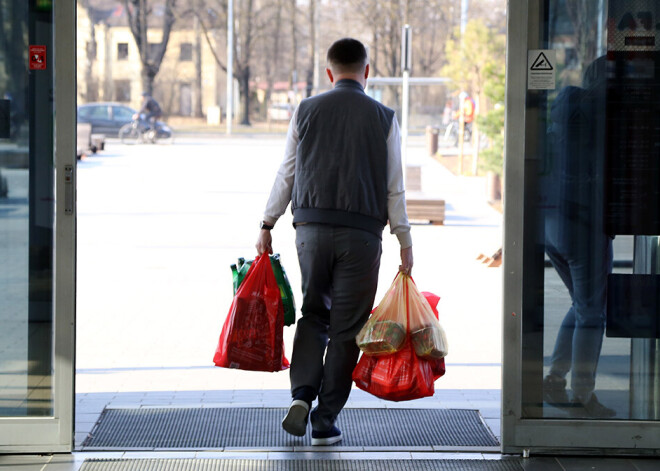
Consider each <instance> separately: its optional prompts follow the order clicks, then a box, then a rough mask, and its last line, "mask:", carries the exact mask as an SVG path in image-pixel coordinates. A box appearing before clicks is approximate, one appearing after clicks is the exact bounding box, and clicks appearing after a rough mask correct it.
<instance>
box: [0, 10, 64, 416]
mask: <svg viewBox="0 0 660 471" xmlns="http://www.w3.org/2000/svg"><path fill="white" fill-rule="evenodd" d="M30 3H31V2H24V1H23V0H0V97H1V99H0V417H20V416H49V415H52V414H53V407H52V389H51V386H52V384H51V382H52V337H53V304H52V299H53V298H52V291H53V290H52V285H53V270H52V266H53V264H52V260H53V222H54V221H53V200H54V194H53V184H52V179H53V175H52V169H53V162H52V155H53V141H52V116H53V112H52V100H51V96H52V95H51V93H52V75H51V74H52V73H51V71H39V74H36V73H34V72H35V71H28V57H27V56H28V55H27V54H26V51H27V50H28V44H45V45H50V43H51V41H50V36H51V34H50V31H51V30H50V27H49V26H50V24H51V23H52V22H51V13H50V11H45V12H33V11H29V10H28V8H29V7H28V5H29V4H30ZM28 25H30V26H29V27H28ZM44 25H45V26H46V27H43V26H44ZM36 26H39V28H37V27H36ZM37 29H40V31H39V32H36V30H37ZM36 129H38V130H39V131H38V132H36V131H35V130H36Z"/></svg>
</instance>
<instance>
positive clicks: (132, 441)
mask: <svg viewBox="0 0 660 471" xmlns="http://www.w3.org/2000/svg"><path fill="white" fill-rule="evenodd" d="M286 412H287V409H285V408H263V407H262V408H259V407H255V408H239V407H215V408H201V407H194V408H192V407H191V408H140V409H105V410H104V411H103V413H102V414H101V416H100V417H99V421H98V422H97V424H96V425H95V427H94V429H93V430H92V432H91V433H90V435H89V436H88V437H87V438H86V439H85V441H84V442H83V444H82V448H83V449H84V450H89V449H131V450H135V449H147V450H152V449H163V448H176V449H231V448H268V449H272V448H282V447H293V446H296V447H299V446H311V439H310V435H311V426H309V425H308V433H307V434H306V435H305V436H304V437H294V436H291V435H289V434H288V433H286V432H285V431H284V430H282V426H281V421H282V418H283V417H284V416H285V414H286ZM337 426H338V427H339V428H340V429H341V430H342V431H343V434H344V437H343V440H342V441H341V442H340V443H338V445H341V446H342V447H360V448H367V447H398V448H402V447H404V448H410V447H426V448H427V449H429V451H433V449H432V448H431V447H434V446H438V447H448V446H451V447H494V446H498V445H499V443H498V442H497V439H496V438H495V436H494V435H493V434H492V432H491V431H490V429H489V428H488V427H487V426H486V424H485V423H484V421H483V419H482V417H481V415H480V414H479V411H477V410H467V409H344V410H343V411H342V413H341V414H340V415H339V418H338V419H337Z"/></svg>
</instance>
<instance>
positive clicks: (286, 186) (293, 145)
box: [264, 108, 299, 225]
mask: <svg viewBox="0 0 660 471" xmlns="http://www.w3.org/2000/svg"><path fill="white" fill-rule="evenodd" d="M297 122H298V108H296V109H295V111H294V112H293V115H292V116H291V121H290V122H289V130H288V131H287V134H286V146H285V148H284V160H283V161H282V164H281V165H280V168H279V170H278V171H277V176H276V177H275V183H273V188H272V189H271V191H270V197H269V198H268V202H267V203H266V211H265V212H264V222H266V223H268V224H272V225H275V223H276V222H277V220H278V219H279V218H280V216H281V215H282V214H284V211H286V207H287V206H288V205H289V202H290V201H291V191H292V190H293V181H294V177H295V171H296V151H297V149H298V142H299V137H298V124H297Z"/></svg>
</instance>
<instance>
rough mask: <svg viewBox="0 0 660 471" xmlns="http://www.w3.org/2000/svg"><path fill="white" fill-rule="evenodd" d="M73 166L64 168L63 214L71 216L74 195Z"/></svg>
mask: <svg viewBox="0 0 660 471" xmlns="http://www.w3.org/2000/svg"><path fill="white" fill-rule="evenodd" d="M73 175H74V174H73V165H65V166H64V214H73V204H74V197H73V195H74V194H75V192H74V189H75V186H74V181H73V180H74V179H73Z"/></svg>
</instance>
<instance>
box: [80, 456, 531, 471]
mask: <svg viewBox="0 0 660 471" xmlns="http://www.w3.org/2000/svg"><path fill="white" fill-rule="evenodd" d="M520 461H521V460H520V459H519V458H513V459H507V460H447V459H443V460H385V459H382V460H381V459H371V458H370V459H364V460H265V459H264V460H248V459H236V460H235V459H224V458H223V459H176V458H172V459H125V460H122V459H116V460H96V459H90V460H85V461H84V462H83V465H82V467H81V468H80V471H245V470H248V469H249V470H250V471H435V470H443V471H444V470H446V471H464V470H465V471H522V470H523V469H525V468H523V466H522V464H521V462H520ZM534 461H535V458H528V459H527V460H526V461H525V466H535V464H534ZM539 469H541V468H540V467H539Z"/></svg>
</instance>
